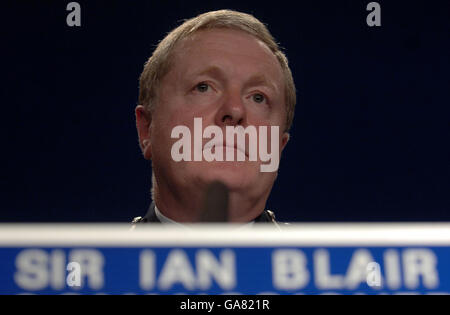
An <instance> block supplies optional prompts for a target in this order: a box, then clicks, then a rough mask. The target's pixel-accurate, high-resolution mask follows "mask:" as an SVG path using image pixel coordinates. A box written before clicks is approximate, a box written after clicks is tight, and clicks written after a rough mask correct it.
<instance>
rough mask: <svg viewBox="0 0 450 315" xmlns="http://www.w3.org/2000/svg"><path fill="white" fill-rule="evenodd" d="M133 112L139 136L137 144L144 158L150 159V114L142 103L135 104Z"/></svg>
mask: <svg viewBox="0 0 450 315" xmlns="http://www.w3.org/2000/svg"><path fill="white" fill-rule="evenodd" d="M135 113H136V128H137V132H138V136H139V146H140V148H141V151H142V154H143V155H144V158H145V159H146V160H151V158H152V150H151V147H152V146H151V142H150V141H151V140H150V139H151V138H150V135H151V134H150V130H151V129H150V127H151V124H152V116H151V114H150V113H149V112H148V111H147V110H146V109H145V107H144V106H142V105H138V106H136V109H135Z"/></svg>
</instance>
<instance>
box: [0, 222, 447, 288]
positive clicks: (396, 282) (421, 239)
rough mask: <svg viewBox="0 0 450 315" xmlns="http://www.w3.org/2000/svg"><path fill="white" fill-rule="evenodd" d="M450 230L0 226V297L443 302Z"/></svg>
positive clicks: (399, 226) (430, 226) (387, 226)
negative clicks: (381, 297) (412, 298)
mask: <svg viewBox="0 0 450 315" xmlns="http://www.w3.org/2000/svg"><path fill="white" fill-rule="evenodd" d="M449 266H450V224H294V225H290V226H287V227H284V228H282V229H281V230H279V229H275V228H274V227H273V226H271V225H270V226H265V225H262V226H253V227H241V226H234V225H226V226H224V225H191V226H186V227H185V228H175V227H170V226H163V225H154V224H143V225H141V226H139V228H137V229H134V230H131V229H130V226H129V225H32V224H30V225H23V224H21V225H18V224H2V225H0V294H251V295H253V294H446V293H448V292H450V267H449Z"/></svg>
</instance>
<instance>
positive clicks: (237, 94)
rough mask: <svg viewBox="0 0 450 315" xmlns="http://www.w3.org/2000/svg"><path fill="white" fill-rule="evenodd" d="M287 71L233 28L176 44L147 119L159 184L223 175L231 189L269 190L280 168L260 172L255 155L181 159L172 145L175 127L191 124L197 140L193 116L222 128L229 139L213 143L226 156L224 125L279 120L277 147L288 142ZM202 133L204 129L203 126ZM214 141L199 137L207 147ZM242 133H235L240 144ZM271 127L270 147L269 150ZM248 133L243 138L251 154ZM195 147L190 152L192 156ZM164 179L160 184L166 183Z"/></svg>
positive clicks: (175, 185) (173, 185)
mask: <svg viewBox="0 0 450 315" xmlns="http://www.w3.org/2000/svg"><path fill="white" fill-rule="evenodd" d="M284 89H285V86H284V76H283V72H282V69H281V66H280V65H279V63H278V60H277V59H276V57H275V56H274V54H273V53H272V52H271V51H270V49H269V48H268V47H267V46H266V45H265V44H263V43H262V42H261V41H260V40H258V39H256V38H255V37H253V36H251V35H249V34H247V33H244V32H241V31H235V30H227V29H212V30H204V31H199V32H196V33H195V34H193V35H192V36H190V37H188V38H186V39H184V40H183V41H182V42H180V43H179V44H178V45H177V47H176V48H175V51H174V54H173V58H172V62H171V67H170V70H169V72H168V73H167V74H166V75H165V76H164V78H163V80H162V81H161V84H160V88H159V91H158V99H157V104H156V107H155V110H154V112H153V115H152V119H151V124H150V129H149V130H150V133H149V139H150V145H149V151H150V152H148V157H149V158H151V159H152V161H153V169H154V172H155V175H156V178H157V180H158V186H160V187H161V185H165V186H166V187H167V188H168V189H171V190H177V189H182V187H188V186H189V187H193V186H194V187H197V186H198V187H199V188H201V187H204V186H205V185H206V184H208V183H210V182H212V181H214V180H220V181H222V182H223V183H224V184H225V185H227V186H228V188H229V189H230V191H231V192H241V193H243V194H249V196H251V195H254V196H258V195H265V194H267V195H268V193H269V192H270V190H271V187H272V185H273V182H274V180H275V178H276V173H277V172H276V171H275V172H269V173H265V172H261V170H260V165H261V163H263V164H264V162H261V161H260V158H259V154H258V159H257V161H248V160H247V159H248V158H247V157H246V160H247V161H245V162H242V161H236V159H234V161H213V162H208V161H205V159H204V158H202V161H193V158H192V159H191V161H180V162H176V161H174V160H173V158H172V155H171V149H172V146H173V144H174V143H175V142H177V141H178V139H176V138H175V139H174V138H171V133H172V130H173V128H174V127H176V126H181V125H182V126H187V127H188V128H189V129H190V132H191V135H192V139H191V145H192V148H193V145H194V139H193V137H194V118H196V117H199V118H202V126H203V129H204V128H206V127H207V126H211V125H214V126H218V127H220V128H221V129H222V130H223V136H224V144H223V146H221V147H216V149H218V150H224V151H223V156H224V159H225V156H226V151H225V150H226V149H225V146H226V145H227V144H226V138H225V135H226V132H225V129H226V126H238V125H240V126H242V127H244V128H246V127H247V126H250V125H252V126H255V127H256V129H258V127H259V126H269V127H268V130H269V131H270V126H279V139H278V144H279V146H278V147H277V148H278V152H279V154H281V151H282V149H283V147H284V145H285V144H286V142H287V139H288V135H287V134H286V133H284V132H283V131H284V129H285V127H286V126H285V121H286V108H285V94H284ZM202 132H203V130H202ZM209 140H210V139H202V146H204V145H205V144H206V143H207V142H208V141H209ZM236 140H237V139H235V143H236V142H237V141H236ZM271 140H272V139H271V138H270V132H268V142H269V143H268V145H267V147H268V148H269V150H270V147H271V146H270V141H271ZM248 142H249V138H248V137H246V151H247V154H248V149H249V143H248ZM193 150H194V149H192V156H193ZM162 181H163V182H164V183H163V182H162Z"/></svg>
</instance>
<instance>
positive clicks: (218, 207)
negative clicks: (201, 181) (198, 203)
mask: <svg viewBox="0 0 450 315" xmlns="http://www.w3.org/2000/svg"><path fill="white" fill-rule="evenodd" d="M228 198H229V190H228V187H227V186H226V185H225V184H224V183H222V182H220V181H215V182H212V183H211V184H209V185H208V187H207V188H206V193H205V199H204V202H203V207H202V209H201V212H200V219H199V221H200V222H216V223H219V222H228Z"/></svg>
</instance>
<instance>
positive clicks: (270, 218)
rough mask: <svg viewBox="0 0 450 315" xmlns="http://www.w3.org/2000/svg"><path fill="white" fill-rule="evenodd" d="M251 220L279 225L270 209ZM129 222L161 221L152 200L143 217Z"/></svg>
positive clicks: (134, 223)
mask: <svg viewBox="0 0 450 315" xmlns="http://www.w3.org/2000/svg"><path fill="white" fill-rule="evenodd" d="M253 221H254V222H255V223H271V224H274V225H275V226H276V227H279V226H278V223H277V222H276V221H275V214H274V213H273V212H272V211H270V210H264V211H263V213H261V214H260V215H259V216H258V217H256V218H255V219H254V220H253ZM131 223H132V224H133V226H135V225H136V224H138V223H161V221H159V219H158V217H157V216H156V212H155V203H154V202H152V204H151V205H150V208H149V209H148V211H147V214H146V215H145V216H144V217H135V218H134V219H133V221H132V222H131Z"/></svg>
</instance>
